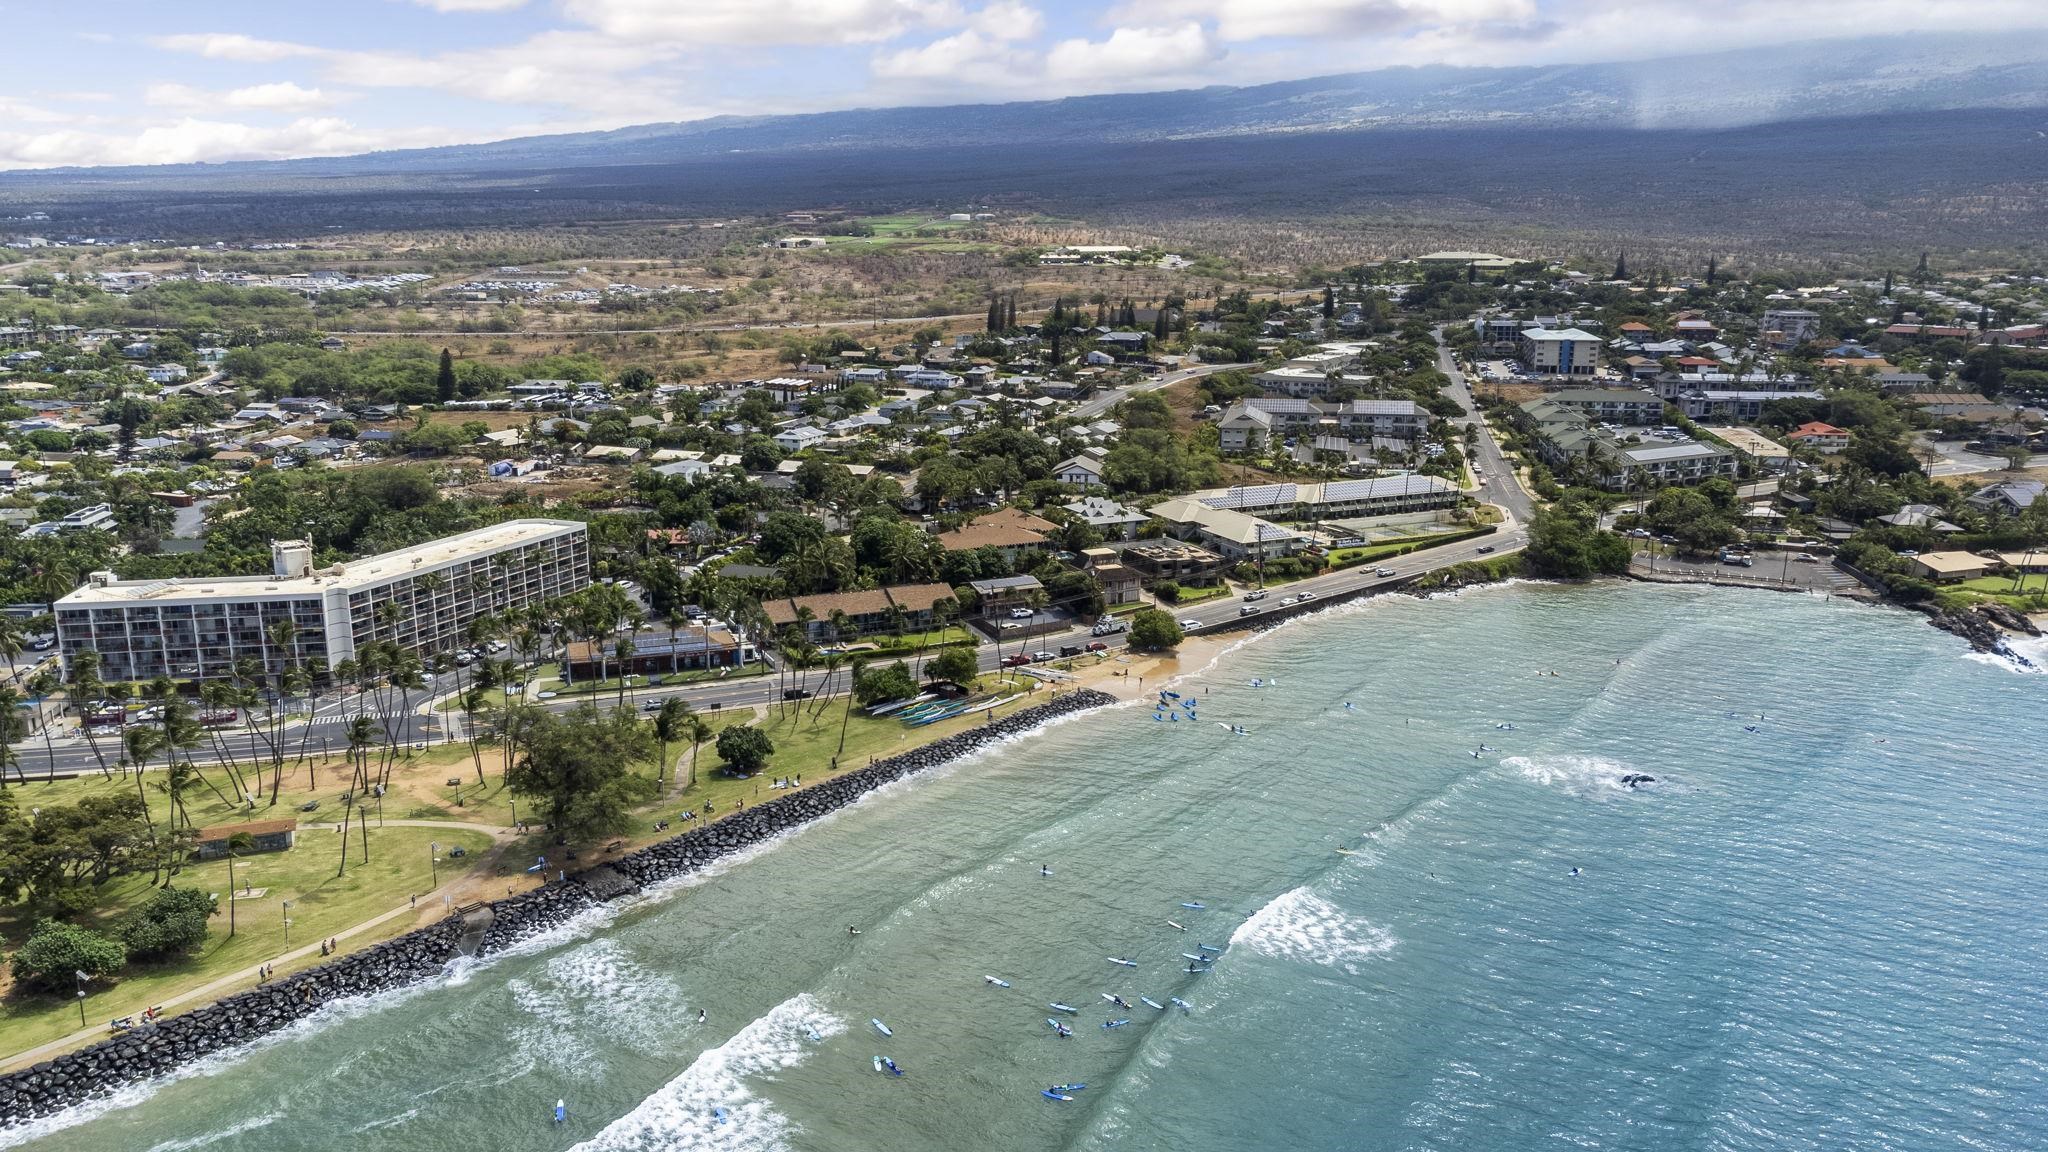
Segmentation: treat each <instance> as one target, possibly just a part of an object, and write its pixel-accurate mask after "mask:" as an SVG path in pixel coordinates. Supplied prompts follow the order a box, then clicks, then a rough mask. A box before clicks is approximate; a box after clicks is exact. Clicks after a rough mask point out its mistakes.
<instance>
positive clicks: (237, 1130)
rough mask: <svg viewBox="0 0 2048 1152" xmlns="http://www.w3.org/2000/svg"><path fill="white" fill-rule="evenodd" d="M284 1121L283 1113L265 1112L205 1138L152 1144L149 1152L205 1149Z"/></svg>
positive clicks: (190, 1137)
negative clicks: (213, 1144) (217, 1141)
mask: <svg viewBox="0 0 2048 1152" xmlns="http://www.w3.org/2000/svg"><path fill="white" fill-rule="evenodd" d="M282 1119H284V1113H282V1112H265V1113H263V1114H262V1115H261V1116H251V1117H249V1118H248V1119H247V1120H243V1121H241V1122H239V1123H236V1124H230V1125H229V1126H227V1127H226V1128H223V1129H221V1130H220V1131H218V1132H208V1133H206V1134H205V1135H203V1136H187V1137H185V1138H184V1139H181V1140H165V1141H163V1142H162V1143H159V1144H152V1145H150V1146H149V1152H187V1150H188V1149H192V1148H204V1147H206V1146H207V1145H209V1144H211V1143H213V1142H214V1141H216V1140H226V1139H228V1138H229V1137H231V1136H240V1135H241V1134H242V1133H244V1132H254V1131H256V1130H257V1129H258V1128H267V1127H269V1126H270V1125H272V1124H274V1123H276V1122H277V1121H279V1120H282Z"/></svg>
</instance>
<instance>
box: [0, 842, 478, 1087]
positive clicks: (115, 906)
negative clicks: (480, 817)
mask: <svg viewBox="0 0 2048 1152" xmlns="http://www.w3.org/2000/svg"><path fill="white" fill-rule="evenodd" d="M436 841H437V842H439V843H440V845H441V847H442V850H443V853H442V860H441V864H440V867H439V872H440V877H441V879H442V880H443V881H444V882H445V881H447V880H450V879H453V878H455V877H457V876H460V875H462V874H463V873H464V872H466V871H468V870H469V869H471V868H474V867H476V866H477V865H478V863H479V862H480V861H481V860H482V858H483V855H484V853H485V851H486V850H487V849H488V848H489V847H490V844H491V837H490V836H489V835H487V834H485V833H483V832H473V831H467V830H462V829H449V830H445V831H443V830H439V829H433V828H384V829H382V830H379V829H378V828H376V827H375V826H374V825H373V826H372V827H371V829H370V861H369V863H367V864H364V863H362V846H361V841H360V837H359V836H358V835H351V836H350V838H349V867H348V871H347V872H346V873H345V874H344V875H341V876H339V877H337V876H336V875H335V870H336V866H337V864H338V863H339V861H340V856H341V854H340V851H339V845H338V843H337V842H336V838H335V835H334V833H333V832H332V831H331V830H329V828H327V827H320V828H313V827H306V828H302V829H301V830H300V832H299V837H298V843H297V845H296V846H295V847H293V848H291V849H290V850H288V851H284V852H269V853H261V854H258V855H253V856H248V857H244V858H242V859H239V860H237V861H236V862H235V865H234V871H235V884H236V887H237V890H241V889H243V888H244V887H246V888H248V889H252V890H254V891H255V892H257V893H260V894H259V895H252V896H248V897H244V898H241V899H237V900H235V901H234V919H235V929H236V931H235V934H234V935H232V936H230V935H229V934H228V901H227V900H226V899H225V897H224V894H225V893H226V892H227V890H228V875H227V873H228V864H227V861H225V860H220V861H207V862H203V863H192V864H188V865H187V866H186V867H185V869H184V870H183V871H182V872H180V873H179V874H178V875H177V876H176V877H174V878H173V879H172V883H173V884H175V885H177V886H179V887H190V888H197V889H199V890H200V891H202V892H212V893H219V894H223V899H222V900H221V902H220V911H219V912H218V913H217V914H216V915H215V916H214V919H213V924H212V931H211V933H209V934H208V936H207V938H206V942H205V943H204V944H203V945H201V946H200V948H199V949H198V950H196V951H194V952H193V953H192V954H191V955H189V956H187V957H185V958H184V959H181V960H176V961H171V962H167V963H160V964H150V965H133V966H131V967H130V968H129V969H128V970H127V971H126V972H125V973H124V974H123V975H122V976H121V977H120V978H118V979H117V980H114V981H112V982H111V983H107V984H97V985H94V986H92V987H91V988H90V989H89V992H90V995H89V996H88V997H87V999H86V1005H85V1011H86V1019H87V1021H88V1023H89V1024H91V1025H104V1024H105V1023H106V1022H107V1021H108V1020H111V1019H113V1018H115V1017H117V1016H128V1015H133V1014H136V1013H139V1012H141V1011H142V1010H143V1009H145V1008H147V1007H149V1006H150V1005H152V1004H156V1003H160V1002H161V1001H163V1000H164V999H165V998H167V997H168V996H171V995H173V994H175V993H177V992H180V991H182V990H185V989H188V988H193V987H197V986H199V985H202V984H206V983H209V982H211V981H213V980H215V979H218V978H220V977H222V976H225V975H228V974H230V973H232V972H235V971H237V970H239V969H242V968H247V967H250V966H252V965H256V964H260V963H263V962H264V961H266V960H269V959H271V958H273V957H275V956H277V955H278V954H280V953H282V952H284V951H285V950H286V949H287V947H288V945H287V934H289V941H290V943H289V947H298V946H303V945H306V944H311V943H315V942H317V941H319V940H322V939H324V938H326V937H328V936H332V935H335V934H337V933H340V932H342V931H344V930H346V929H348V928H351V927H353V926H355V925H357V924H360V923H362V922H363V921H365V920H369V919H371V918H373V917H375V916H377V915H379V914H381V913H384V912H389V911H390V910H392V909H393V908H396V907H398V906H400V905H402V904H404V903H405V902H406V901H407V898H408V897H410V896H411V895H413V894H415V893H422V892H426V891H428V890H429V889H431V888H432V887H433V874H434V871H435V868H434V865H433V863H432V861H431V860H430V859H429V855H430V854H429V851H428V848H427V845H428V844H429V843H430V842H436ZM454 845H461V846H462V847H463V848H464V849H465V850H467V852H468V855H467V856H465V857H463V858H461V859H449V858H448V857H447V855H446V850H447V849H448V848H449V847H451V846H454ZM153 891H154V888H153V887H152V886H151V884H150V878H149V874H148V873H143V874H141V875H134V876H123V877H118V878H116V879H114V880H112V881H109V882H108V885H107V889H106V899H105V900H104V902H103V904H102V906H101V911H100V912H99V913H98V914H97V915H92V916H87V917H85V918H84V923H86V924H87V925H88V926H91V927H95V928H100V929H103V930H111V929H112V928H113V926H114V924H115V922H116V921H118V920H119V919H120V918H121V917H122V916H123V915H125V914H126V913H127V912H128V911H129V910H131V909H133V908H134V907H136V906H138V905H140V904H141V903H143V902H144V901H146V900H147V899H148V898H149V896H150V894H151V893H152V892H153ZM287 900H289V901H291V906H292V907H291V926H290V928H289V929H287V928H286V926H285V911H284V901H287ZM412 924H413V921H412V919H411V918H410V917H398V918H396V919H394V920H392V921H390V922H389V928H390V932H388V933H384V935H389V934H395V933H396V932H399V931H402V930H404V929H406V928H410V927H412ZM31 927H32V925H31V924H30V923H28V922H27V918H26V917H25V916H24V915H23V909H22V908H21V906H19V905H15V906H12V907H7V908H4V909H0V939H4V940H5V942H6V944H7V946H8V948H9V950H10V951H11V950H12V949H13V948H14V947H16V946H18V945H19V944H20V942H21V940H22V939H23V938H24V937H26V936H27V935H28V932H29V930H30V928H31ZM380 927H381V926H380ZM368 942H369V941H368V940H366V939H363V938H361V937H358V938H356V939H354V940H351V941H350V942H349V943H350V945H351V947H359V946H361V945H363V944H365V943H368ZM315 959H316V960H317V959H318V956H317V953H316V956H315ZM281 970H288V969H281ZM78 1026H79V1024H78V1006H77V1005H76V1004H75V1003H73V1002H72V1000H71V999H70V998H69V997H68V996H63V995H50V994H47V993H30V992H19V991H14V990H11V989H10V992H9V994H8V995H7V996H5V997H0V1035H4V1036H5V1037H6V1040H5V1043H4V1048H5V1050H6V1051H8V1052H18V1051H20V1050H22V1049H24V1048H31V1047H34V1046H35V1045H38V1044H42V1043H45V1042H47V1041H50V1040H54V1039H56V1038H58V1037H60V1036H64V1035H67V1034H69V1033H71V1032H73V1031H75V1030H77V1028H78Z"/></svg>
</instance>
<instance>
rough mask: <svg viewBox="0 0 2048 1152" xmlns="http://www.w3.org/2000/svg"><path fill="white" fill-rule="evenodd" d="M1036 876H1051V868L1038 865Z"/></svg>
mask: <svg viewBox="0 0 2048 1152" xmlns="http://www.w3.org/2000/svg"><path fill="white" fill-rule="evenodd" d="M1038 874H1039V875H1040V876H1050V875H1052V868H1051V867H1049V866H1047V865H1044V864H1040V865H1039V866H1038Z"/></svg>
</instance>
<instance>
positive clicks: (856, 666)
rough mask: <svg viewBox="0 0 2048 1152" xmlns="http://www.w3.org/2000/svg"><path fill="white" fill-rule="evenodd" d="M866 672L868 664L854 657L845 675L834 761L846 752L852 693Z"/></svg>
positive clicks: (851, 709) (851, 711)
mask: <svg viewBox="0 0 2048 1152" xmlns="http://www.w3.org/2000/svg"><path fill="white" fill-rule="evenodd" d="M867 670H868V662H867V661H866V660H865V659H863V658H861V657H859V656H855V657H854V658H853V667H852V668H851V669H849V670H848V671H847V673H846V711H845V712H844V713H842V714H841V715H840V717H839V748H838V749H837V750H836V751H834V752H833V753H832V757H833V759H835V760H836V759H838V758H839V757H840V756H841V755H843V754H844V753H845V752H846V725H847V722H848V721H850V720H852V719H853V692H854V689H855V688H856V687H858V686H859V685H860V678H861V675H862V674H863V673H865V672H866V671H867Z"/></svg>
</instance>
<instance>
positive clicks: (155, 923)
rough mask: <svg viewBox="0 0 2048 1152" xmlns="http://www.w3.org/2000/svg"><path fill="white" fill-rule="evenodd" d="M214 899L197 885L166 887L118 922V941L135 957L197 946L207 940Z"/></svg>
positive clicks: (166, 953)
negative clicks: (207, 929) (207, 926)
mask: <svg viewBox="0 0 2048 1152" xmlns="http://www.w3.org/2000/svg"><path fill="white" fill-rule="evenodd" d="M213 911H214V898H213V896H212V895H211V894H209V893H205V892H201V891H200V890H199V889H197V888H165V889H163V890H162V891H160V892H158V893H157V894H156V895H154V896H152V897H150V898H149V903H147V904H144V905H143V906H142V910H141V911H139V912H137V913H136V914H135V915H133V916H130V917H129V918H128V919H126V920H124V921H122V922H121V927H120V929H119V931H120V934H121V943H123V944H125V945H127V948H128V955H129V956H130V957H132V958H135V959H157V958H160V957H165V956H172V955H176V954H177V953H180V952H184V951H187V950H189V949H192V948H196V947H198V946H199V945H200V943H201V942H203V941H204V940H205V939H206V919H207V917H209V916H211V915H213Z"/></svg>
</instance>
